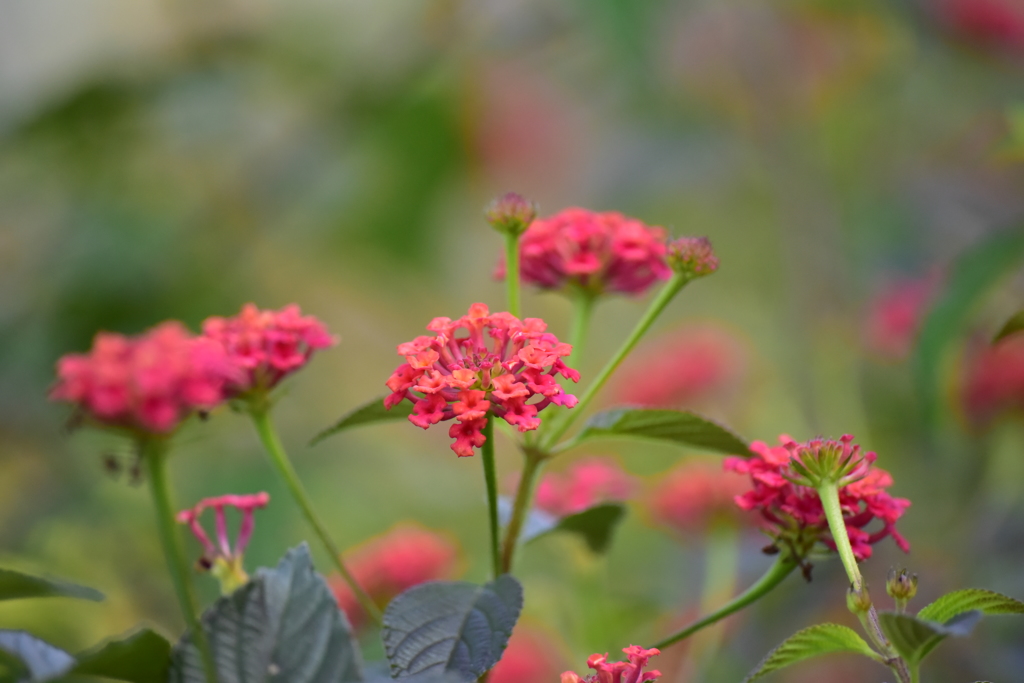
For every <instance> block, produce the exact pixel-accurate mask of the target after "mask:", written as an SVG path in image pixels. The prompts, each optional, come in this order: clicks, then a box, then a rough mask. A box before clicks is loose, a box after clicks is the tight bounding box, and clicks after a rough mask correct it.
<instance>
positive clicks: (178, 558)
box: [140, 439, 217, 683]
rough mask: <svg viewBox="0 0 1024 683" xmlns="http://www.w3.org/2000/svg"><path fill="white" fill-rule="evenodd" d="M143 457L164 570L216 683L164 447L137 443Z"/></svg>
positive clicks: (148, 441) (149, 441)
mask: <svg viewBox="0 0 1024 683" xmlns="http://www.w3.org/2000/svg"><path fill="white" fill-rule="evenodd" d="M140 446H141V451H142V457H143V460H144V461H145V464H146V467H147V470H148V474H149V489H150V492H151V493H152V494H153V504H154V505H155V507H156V519H157V529H158V531H159V532H160V543H161V545H163V549H164V556H165V557H166V558H167V567H168V569H170V571H171V579H172V580H173V581H174V592H175V593H176V594H177V596H178V604H179V606H180V607H181V613H182V615H183V616H184V617H185V623H186V624H187V625H188V630H189V633H190V634H191V635H192V642H193V643H195V645H196V648H197V649H198V650H199V656H200V658H201V659H202V661H203V670H204V671H205V673H206V680H207V683H217V667H216V665H215V664H214V661H213V651H212V650H211V649H210V641H209V639H207V637H206V631H204V630H203V627H202V624H201V623H200V621H199V616H198V610H197V609H196V596H195V591H194V589H193V588H192V577H191V574H190V568H189V564H188V562H187V561H186V560H185V551H184V549H183V547H182V544H181V536H179V534H178V525H177V523H176V522H175V519H174V503H173V502H172V501H171V486H170V483H169V482H168V481H167V446H166V443H165V442H163V441H158V440H156V439H145V440H143V441H142V442H141V443H140Z"/></svg>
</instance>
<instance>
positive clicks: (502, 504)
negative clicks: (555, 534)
mask: <svg viewBox="0 0 1024 683" xmlns="http://www.w3.org/2000/svg"><path fill="white" fill-rule="evenodd" d="M511 519H512V500H511V499H510V498H509V497H508V496H498V521H499V522H500V524H501V526H502V528H504V527H506V526H508V523H509V520H511ZM558 522H559V519H558V517H556V516H555V515H552V514H551V513H549V512H544V511H543V510H538V509H536V508H533V509H531V510H530V511H529V512H527V513H526V519H525V520H523V528H522V530H521V531H520V532H519V542H520V543H529V542H530V541H532V540H534V539H537V538H540V537H541V536H544V535H545V534H548V533H550V532H552V531H554V530H555V528H556V527H557V526H558Z"/></svg>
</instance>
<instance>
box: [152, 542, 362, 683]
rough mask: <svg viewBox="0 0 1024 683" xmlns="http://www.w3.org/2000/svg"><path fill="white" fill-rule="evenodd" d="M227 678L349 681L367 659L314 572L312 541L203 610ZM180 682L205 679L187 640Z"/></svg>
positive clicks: (178, 658) (180, 654)
mask: <svg viewBox="0 0 1024 683" xmlns="http://www.w3.org/2000/svg"><path fill="white" fill-rule="evenodd" d="M203 625H204V627H205V629H206V631H207V633H208V635H209V638H210V641H211V645H212V647H213V655H214V659H215V660H216V663H217V673H218V675H219V677H220V683H257V682H258V683H350V682H355V681H361V680H362V679H363V674H362V662H361V660H360V655H359V651H358V649H357V648H356V646H355V644H354V642H353V640H352V633H351V629H350V627H349V624H348V620H347V619H346V618H345V616H344V613H343V612H342V611H341V610H339V609H338V605H337V603H336V602H335V600H334V596H333V595H332V594H331V591H330V589H329V588H328V587H327V583H326V582H325V581H324V580H323V578H322V577H321V576H320V575H318V574H317V573H316V572H314V571H313V563H312V560H311V559H310V557H309V548H308V547H307V546H306V544H302V545H300V546H299V547H298V548H295V549H293V550H290V551H289V552H288V554H287V555H285V557H284V559H282V560H281V562H280V563H279V564H278V565H277V567H276V568H274V569H260V570H259V571H258V572H257V573H256V576H255V577H254V578H253V580H252V581H250V582H249V583H247V584H246V585H244V586H242V588H240V589H238V590H237V591H235V592H234V593H233V594H231V595H229V596H226V597H223V598H221V599H220V600H218V601H217V602H216V603H215V604H214V606H213V607H212V608H210V609H209V610H207V611H206V613H205V614H203ZM170 680H171V681H172V682H174V683H202V682H203V681H204V680H205V676H204V675H203V669H202V664H201V660H200V658H199V652H198V650H197V649H196V647H195V646H194V645H193V644H192V642H191V639H190V638H189V637H188V636H187V635H186V636H185V638H183V639H182V641H181V642H180V643H179V644H178V645H177V646H176V647H175V649H174V652H173V653H172V662H171V676H170Z"/></svg>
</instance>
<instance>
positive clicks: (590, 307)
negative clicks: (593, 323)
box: [569, 289, 597, 370]
mask: <svg viewBox="0 0 1024 683" xmlns="http://www.w3.org/2000/svg"><path fill="white" fill-rule="evenodd" d="M595 301H597V297H596V296H595V295H593V294H591V293H590V292H586V291H584V290H582V289H581V290H579V291H577V292H576V293H575V294H574V296H573V304H572V334H571V336H570V337H569V343H570V344H572V355H571V356H569V364H570V365H571V366H572V367H574V368H576V369H577V370H578V369H579V367H580V365H581V364H582V363H583V351H584V347H585V344H586V341H587V330H588V328H589V327H590V316H591V314H592V313H593V312H594V302H595Z"/></svg>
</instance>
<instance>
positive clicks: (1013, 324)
mask: <svg viewBox="0 0 1024 683" xmlns="http://www.w3.org/2000/svg"><path fill="white" fill-rule="evenodd" d="M1021 330H1024V311H1017V313H1016V314H1014V316H1013V317H1012V318H1010V319H1009V320H1007V321H1006V323H1005V324H1004V325H1003V327H1002V329H1000V330H999V332H998V333H997V334H996V336H995V337H993V339H992V343H993V344H995V343H996V342H999V341H1002V340H1003V339H1005V338H1006V337H1009V336H1010V335H1011V334H1017V333H1018V332H1020V331H1021Z"/></svg>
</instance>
